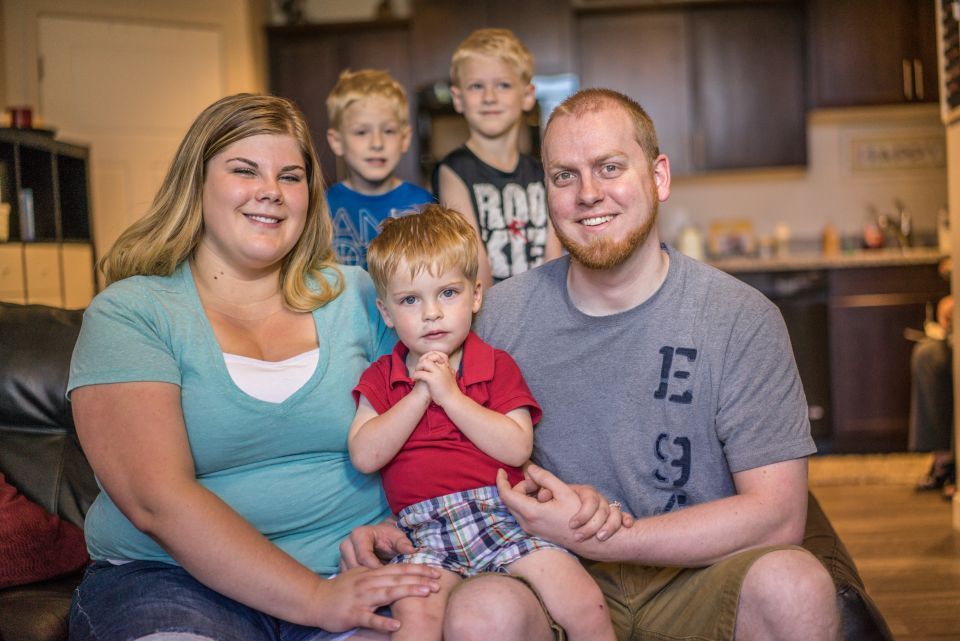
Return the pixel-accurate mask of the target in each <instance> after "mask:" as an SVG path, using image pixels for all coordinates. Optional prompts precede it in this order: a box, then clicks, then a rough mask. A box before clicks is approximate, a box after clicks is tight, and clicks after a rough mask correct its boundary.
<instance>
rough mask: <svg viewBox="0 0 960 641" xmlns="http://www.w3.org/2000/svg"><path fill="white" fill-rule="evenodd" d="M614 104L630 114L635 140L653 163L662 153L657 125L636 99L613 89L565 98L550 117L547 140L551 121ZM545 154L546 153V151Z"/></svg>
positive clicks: (576, 115)
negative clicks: (655, 126)
mask: <svg viewBox="0 0 960 641" xmlns="http://www.w3.org/2000/svg"><path fill="white" fill-rule="evenodd" d="M610 107H620V108H621V109H623V111H624V112H625V113H626V114H627V116H628V117H629V118H630V121H631V122H632V123H633V137H634V140H636V141H637V144H638V145H640V148H641V149H642V150H643V153H644V155H645V156H646V157H647V160H649V161H650V163H651V164H652V163H653V162H654V161H655V160H656V159H657V156H659V155H660V147H659V145H658V143H657V130H656V129H655V128H654V126H653V120H651V118H650V116H648V115H647V112H646V111H644V109H643V107H641V106H640V105H639V104H638V103H637V102H636V101H635V100H633V99H632V98H630V97H629V96H626V95H624V94H622V93H620V92H619V91H614V90H613V89H581V90H580V91H578V92H577V93H575V94H573V95H572V96H570V97H569V98H567V99H566V100H564V101H563V102H561V103H560V104H559V105H557V107H556V108H555V109H554V110H553V112H552V113H551V114H550V118H549V119H548V120H547V126H546V127H544V129H543V140H544V141H546V139H547V132H548V131H549V130H550V125H551V124H552V123H553V121H554V120H556V119H557V118H559V117H560V116H573V117H575V118H579V117H580V116H582V115H583V114H585V113H593V112H597V111H603V110H604V109H609V108H610ZM541 157H543V154H542V153H541Z"/></svg>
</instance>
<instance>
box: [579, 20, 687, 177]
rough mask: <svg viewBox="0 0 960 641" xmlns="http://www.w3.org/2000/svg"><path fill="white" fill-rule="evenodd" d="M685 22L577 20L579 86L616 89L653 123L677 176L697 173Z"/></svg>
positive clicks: (661, 145)
mask: <svg viewBox="0 0 960 641" xmlns="http://www.w3.org/2000/svg"><path fill="white" fill-rule="evenodd" d="M686 27H687V23H686V19H685V15H684V13H683V12H680V11H634V12H626V13H624V12H616V13H610V12H603V13H584V14H581V15H579V16H578V18H577V39H578V41H579V43H580V60H579V65H580V84H581V85H582V86H584V87H606V88H609V89H615V90H617V91H620V92H621V93H624V94H626V95H628V96H630V97H631V98H633V99H634V100H636V101H637V102H638V103H640V105H641V106H642V107H643V108H644V110H645V111H646V112H647V114H649V115H650V118H652V119H653V123H654V126H655V127H656V130H657V139H658V142H659V144H660V151H662V152H663V153H665V154H667V155H668V156H669V157H670V168H671V169H672V170H673V172H674V173H675V174H684V173H689V172H691V171H692V170H693V160H692V158H691V137H692V129H691V114H690V108H691V106H690V77H689V73H688V63H687V49H688V47H687V31H686Z"/></svg>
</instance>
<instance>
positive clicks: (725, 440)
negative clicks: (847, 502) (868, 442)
mask: <svg viewBox="0 0 960 641" xmlns="http://www.w3.org/2000/svg"><path fill="white" fill-rule="evenodd" d="M664 249H665V251H667V252H668V254H669V256H670V269H669V272H668V273H667V277H666V279H665V281H664V283H663V285H662V286H661V287H660V289H659V290H657V292H656V293H654V294H653V295H652V296H651V297H650V298H649V299H647V300H646V301H644V302H643V303H641V304H640V305H638V306H637V307H635V308H633V309H630V310H628V311H625V312H621V313H618V314H612V315H609V316H599V317H598V316H587V315H586V314H584V313H582V312H581V311H579V310H578V309H577V308H576V307H575V306H574V304H573V302H572V301H571V300H570V297H569V295H568V292H567V287H566V280H567V271H568V267H569V257H564V258H561V259H558V260H555V261H552V262H550V263H548V264H546V265H544V266H542V267H540V268H538V269H536V270H533V271H530V272H527V273H524V274H520V275H518V276H515V277H513V278H511V279H510V280H507V281H504V282H503V283H500V284H498V285H497V286H496V287H494V288H492V289H491V290H490V292H489V294H488V296H487V299H486V300H485V301H484V307H483V310H482V311H481V314H480V316H479V317H478V318H477V321H476V323H475V329H476V331H477V333H478V334H479V335H480V336H481V337H482V338H483V339H484V340H486V341H487V342H489V343H490V344H491V345H493V346H495V347H498V348H500V349H503V350H506V351H507V352H508V353H509V354H510V355H511V356H513V358H514V359H515V360H516V362H517V364H518V365H519V366H520V369H521V370H522V372H523V376H524V378H525V379H526V380H527V383H528V384H529V386H530V389H531V390H532V391H533V395H534V397H535V398H536V399H537V401H538V402H539V403H540V405H541V407H542V408H543V420H542V422H541V423H540V425H539V426H538V427H537V430H536V432H535V439H536V442H535V445H534V459H535V460H536V461H537V462H538V463H539V464H540V465H542V466H544V467H545V468H547V469H548V470H550V471H552V472H554V473H555V474H557V475H558V476H559V477H560V478H562V479H563V480H564V481H567V482H568V483H588V484H591V485H594V486H596V487H597V488H598V489H600V490H601V491H602V492H603V493H604V495H606V496H607V497H609V498H610V499H617V500H620V501H622V502H623V504H624V506H626V507H627V508H628V509H629V510H630V511H631V512H632V513H633V514H635V515H637V516H649V515H653V514H660V513H663V512H669V511H671V510H675V509H677V508H681V507H684V506H687V505H693V504H697V503H704V502H707V501H712V500H715V499H719V498H723V497H726V496H730V495H733V494H734V493H735V488H734V485H733V477H732V473H734V472H740V471H743V470H749V469H752V468H756V467H760V466H763V465H769V464H772V463H777V462H780V461H785V460H790V459H795V458H799V457H804V456H808V455H810V454H812V453H814V452H815V451H816V446H815V445H814V443H813V439H812V438H811V436H810V423H809V421H808V419H807V404H806V399H805V397H804V394H803V388H802V386H801V383H800V377H799V374H798V373H797V367H796V363H795V362H794V358H793V351H792V350H791V348H790V339H789V336H788V335H787V329H786V326H785V325H784V322H783V318H782V317H781V315H780V312H779V310H778V309H777V308H776V307H775V306H774V305H773V304H772V303H771V302H770V301H769V300H767V299H766V298H765V297H764V296H763V295H762V294H760V293H759V292H758V291H756V290H755V289H753V288H751V287H749V286H748V285H746V284H744V283H742V282H741V281H739V280H737V279H735V278H733V277H732V276H730V275H728V274H725V273H723V272H721V271H719V270H716V269H714V268H712V267H709V266H707V265H704V264H702V263H699V262H697V261H694V260H692V259H690V258H687V257H686V256H684V255H682V254H680V253H679V252H676V251H674V250H672V249H670V248H667V247H666V246H664Z"/></svg>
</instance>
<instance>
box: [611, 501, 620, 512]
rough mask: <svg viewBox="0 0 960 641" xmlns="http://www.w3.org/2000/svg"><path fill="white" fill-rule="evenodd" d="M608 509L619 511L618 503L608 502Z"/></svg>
mask: <svg viewBox="0 0 960 641" xmlns="http://www.w3.org/2000/svg"><path fill="white" fill-rule="evenodd" d="M610 509H611V510H619V509H620V501H610Z"/></svg>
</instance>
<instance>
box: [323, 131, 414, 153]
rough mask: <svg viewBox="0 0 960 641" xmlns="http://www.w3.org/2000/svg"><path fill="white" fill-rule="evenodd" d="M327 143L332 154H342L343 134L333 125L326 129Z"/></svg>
mask: <svg viewBox="0 0 960 641" xmlns="http://www.w3.org/2000/svg"><path fill="white" fill-rule="evenodd" d="M327 144H328V145H330V150H331V151H332V152H333V155H334V156H337V157H339V156H342V155H343V136H341V135H340V132H339V131H337V130H336V129H334V128H333V127H331V128H330V129H327ZM404 151H406V150H404Z"/></svg>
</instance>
